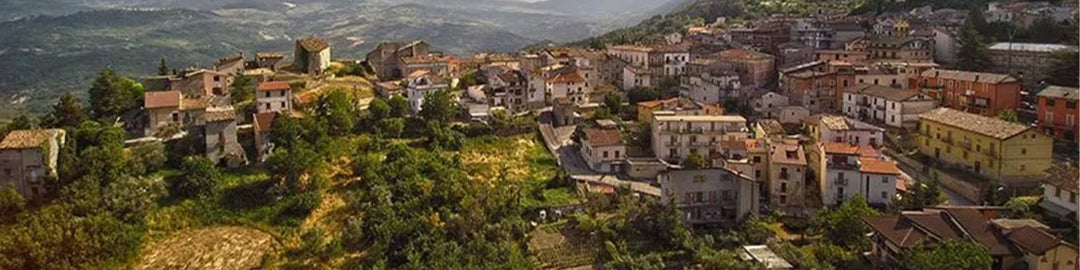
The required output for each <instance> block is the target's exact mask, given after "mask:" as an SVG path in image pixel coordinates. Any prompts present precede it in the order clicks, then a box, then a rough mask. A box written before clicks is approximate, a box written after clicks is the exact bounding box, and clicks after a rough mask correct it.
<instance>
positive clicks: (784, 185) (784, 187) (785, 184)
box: [780, 182, 787, 193]
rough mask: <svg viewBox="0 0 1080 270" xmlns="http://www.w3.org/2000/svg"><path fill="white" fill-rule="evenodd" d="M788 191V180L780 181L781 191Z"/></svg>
mask: <svg viewBox="0 0 1080 270" xmlns="http://www.w3.org/2000/svg"><path fill="white" fill-rule="evenodd" d="M786 192H787V182H780V193H786Z"/></svg>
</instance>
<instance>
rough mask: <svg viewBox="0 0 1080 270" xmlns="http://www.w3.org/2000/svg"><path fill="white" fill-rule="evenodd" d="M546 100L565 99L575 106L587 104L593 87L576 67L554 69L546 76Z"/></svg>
mask: <svg viewBox="0 0 1080 270" xmlns="http://www.w3.org/2000/svg"><path fill="white" fill-rule="evenodd" d="M546 88H547V93H546V96H547V100H555V99H559V98H567V99H569V100H570V101H571V102H573V103H574V104H577V105H581V104H585V103H589V94H590V93H592V92H593V90H592V89H593V85H590V84H589V81H588V80H586V79H585V76H584V75H583V73H582V72H581V70H579V69H578V68H576V67H564V68H559V69H554V70H552V71H550V72H548V74H547V82H546Z"/></svg>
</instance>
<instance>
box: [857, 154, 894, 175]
mask: <svg viewBox="0 0 1080 270" xmlns="http://www.w3.org/2000/svg"><path fill="white" fill-rule="evenodd" d="M859 171H860V172H864V173H874V174H900V168H897V167H896V163H893V162H892V161H884V160H880V159H877V158H871V157H864V158H860V159H859Z"/></svg>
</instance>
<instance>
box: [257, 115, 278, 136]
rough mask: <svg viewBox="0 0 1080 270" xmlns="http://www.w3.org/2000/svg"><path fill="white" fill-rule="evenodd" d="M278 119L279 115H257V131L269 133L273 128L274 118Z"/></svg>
mask: <svg viewBox="0 0 1080 270" xmlns="http://www.w3.org/2000/svg"><path fill="white" fill-rule="evenodd" d="M275 117H277V113H274V112H264V113H257V114H255V129H257V130H258V131H260V132H261V131H268V130H270V129H271V128H273V124H274V118H275Z"/></svg>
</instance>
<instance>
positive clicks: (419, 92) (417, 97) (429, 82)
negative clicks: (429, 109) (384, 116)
mask: <svg viewBox="0 0 1080 270" xmlns="http://www.w3.org/2000/svg"><path fill="white" fill-rule="evenodd" d="M406 80H408V82H409V83H408V87H407V88H406V89H405V97H406V98H407V99H408V100H409V109H410V110H412V112H413V113H419V112H420V110H422V109H423V107H424V96H425V95H427V94H428V93H432V92H436V91H440V90H446V89H447V88H449V87H450V84H449V83H448V82H447V81H446V79H445V78H443V76H442V75H439V74H435V73H432V72H431V71H428V70H426V69H422V70H417V71H414V72H413V73H410V74H409V76H408V77H407V78H406Z"/></svg>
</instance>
